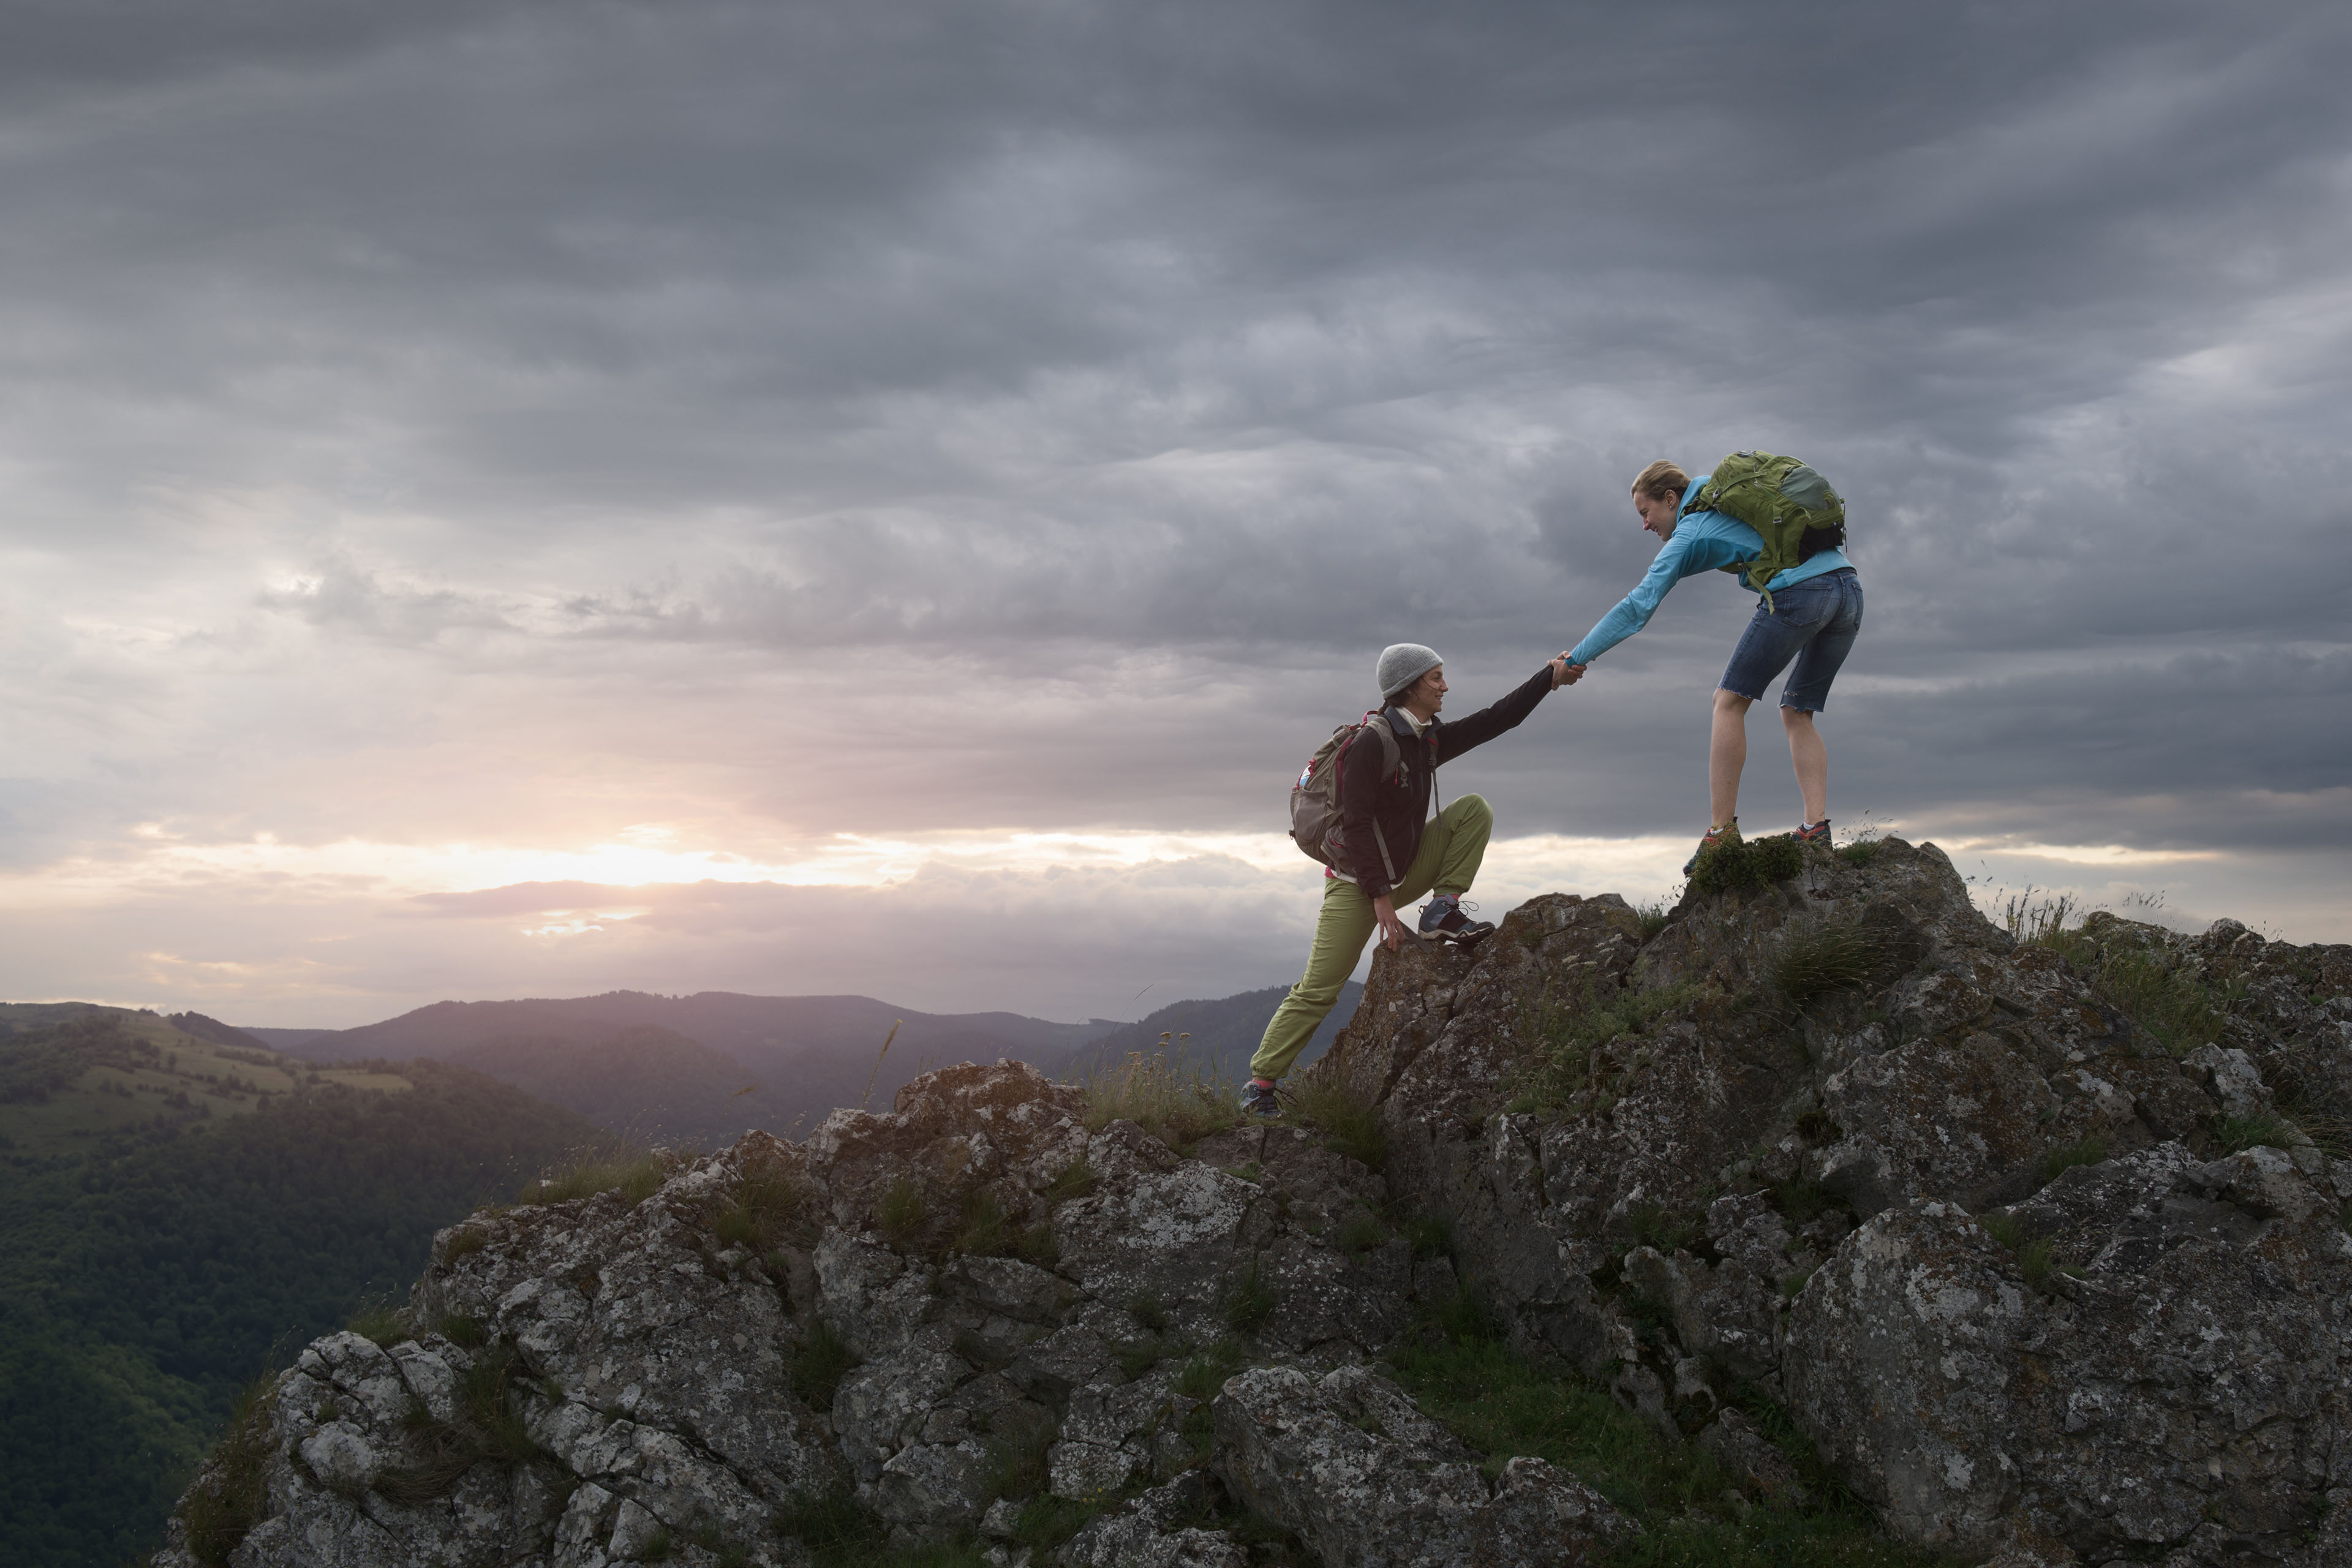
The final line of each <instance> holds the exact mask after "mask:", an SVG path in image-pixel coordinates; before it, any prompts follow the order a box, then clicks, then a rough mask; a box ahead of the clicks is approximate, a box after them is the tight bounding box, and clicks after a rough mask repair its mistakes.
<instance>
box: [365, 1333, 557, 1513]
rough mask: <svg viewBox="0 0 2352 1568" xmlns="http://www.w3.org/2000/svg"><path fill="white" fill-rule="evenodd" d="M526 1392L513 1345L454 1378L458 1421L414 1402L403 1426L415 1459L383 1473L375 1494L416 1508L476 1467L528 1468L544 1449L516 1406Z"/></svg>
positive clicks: (483, 1357)
mask: <svg viewBox="0 0 2352 1568" xmlns="http://www.w3.org/2000/svg"><path fill="white" fill-rule="evenodd" d="M529 1387H530V1378H529V1375H528V1373H525V1372H524V1371H522V1369H521V1366H520V1360H519V1358H518V1357H517V1356H516V1354H515V1352H514V1348H513V1347H512V1346H510V1345H509V1346H501V1347H500V1348H499V1349H498V1350H496V1351H492V1352H488V1353H486V1354H483V1355H479V1356H477V1357H475V1358H474V1364H473V1365H472V1366H470V1367H468V1368H467V1370H466V1371H465V1372H464V1373H461V1374H460V1375H459V1377H458V1379H457V1420H455V1421H441V1420H437V1419H436V1418H435V1417H434V1415H433V1414H432V1412H430V1411H429V1410H427V1409H426V1408H425V1404H424V1402H423V1401H422V1400H412V1401H411V1402H410V1404H409V1407H408V1414H407V1415H405V1416H404V1417H403V1418H402V1421H401V1425H402V1426H404V1427H405V1428H406V1429H407V1432H408V1435H409V1440H410V1444H411V1446H412V1447H413V1448H415V1450H416V1451H417V1453H418V1455H419V1458H417V1460H416V1461H415V1463H413V1464H407V1465H402V1466H399V1467H397V1468H393V1469H389V1470H386V1471H385V1472H384V1473H383V1475H382V1476H381V1477H379V1478H378V1479H377V1481H376V1484H375V1489H376V1491H377V1492H379V1493H381V1494H382V1495H383V1497H384V1498H386V1499H387V1500H390V1501H393V1502H395V1503H399V1504H402V1505H404V1506H408V1507H414V1506H415V1505H416V1504H418V1503H422V1502H426V1501H429V1500H432V1499H434V1498H436V1497H441V1496H444V1495H446V1493H447V1492H448V1491H449V1490H450V1489H452V1488H454V1487H456V1486H457V1483H458V1481H460V1480H461V1479H464V1477H465V1475H466V1472H467V1471H468V1470H470V1469H472V1468H474V1467H475V1466H476V1465H478V1464H485V1463H487V1464H492V1465H497V1466H499V1467H501V1468H512V1467H513V1466H516V1465H524V1464H529V1463H530V1461H531V1460H533V1459H536V1458H541V1456H542V1455H543V1454H544V1452H545V1450H544V1449H542V1448H541V1447H540V1446H539V1444H538V1443H536V1442H534V1441H533V1440H532V1438H531V1436H530V1424H529V1423H528V1421H526V1420H525V1418H524V1416H523V1413H522V1410H521V1406H520V1397H521V1394H523V1392H524V1391H525V1390H526V1389H528V1388H529Z"/></svg>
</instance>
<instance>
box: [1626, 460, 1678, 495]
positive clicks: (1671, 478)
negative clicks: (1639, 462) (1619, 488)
mask: <svg viewBox="0 0 2352 1568" xmlns="http://www.w3.org/2000/svg"><path fill="white" fill-rule="evenodd" d="M1688 489H1690V476H1689V475H1688V474H1686V473H1684V472H1683V471H1682V469H1681V468H1677V467H1676V466H1675V463H1674V462H1673V461H1672V460H1671V459H1670V458H1659V459H1658V460H1657V461H1656V462H1654V463H1652V464H1651V465H1650V466H1649V467H1648V468H1643V470H1642V471H1641V472H1640V473H1638V474H1636V475H1634V476H1633V493H1634V494H1635V495H1637V496H1649V497H1652V498H1654V499H1656V500H1664V499H1665V498H1666V497H1668V496H1672V497H1674V498H1675V500H1681V499H1682V497H1683V494H1684V492H1685V491H1686V490H1688Z"/></svg>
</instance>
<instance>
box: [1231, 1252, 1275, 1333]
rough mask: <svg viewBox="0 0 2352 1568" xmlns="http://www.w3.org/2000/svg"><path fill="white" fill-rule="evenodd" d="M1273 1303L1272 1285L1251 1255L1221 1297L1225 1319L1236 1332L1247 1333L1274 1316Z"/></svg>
mask: <svg viewBox="0 0 2352 1568" xmlns="http://www.w3.org/2000/svg"><path fill="white" fill-rule="evenodd" d="M1275 1305H1276V1301H1275V1294H1274V1287H1273V1286H1272V1285H1270V1284H1268V1283H1266V1279H1265V1274H1264V1272H1263V1271H1262V1270H1261V1269H1260V1268H1258V1263H1257V1259H1256V1258H1251V1259H1250V1261H1249V1267H1248V1268H1244V1269H1243V1270H1242V1273H1241V1278H1240V1279H1236V1280H1234V1288H1233V1290H1232V1292H1231V1293H1230V1294H1229V1295H1227V1296H1226V1298H1225V1322H1226V1323H1227V1324H1228V1325H1229V1326H1230V1327H1232V1328H1233V1329H1234V1331H1236V1332H1239V1333H1244V1334H1246V1333H1249V1332H1250V1331H1253V1330H1255V1329H1256V1328H1257V1327H1258V1326H1259V1325H1260V1324H1262V1323H1264V1322H1265V1321H1266V1320H1267V1319H1268V1318H1270V1317H1272V1316H1274V1309H1275Z"/></svg>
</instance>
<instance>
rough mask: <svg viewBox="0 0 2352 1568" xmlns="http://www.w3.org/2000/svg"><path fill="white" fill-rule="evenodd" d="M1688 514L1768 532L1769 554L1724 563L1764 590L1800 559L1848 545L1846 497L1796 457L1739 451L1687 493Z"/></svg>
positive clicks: (1766, 598) (1768, 599) (1768, 604)
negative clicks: (1716, 515)
mask: <svg viewBox="0 0 2352 1568" xmlns="http://www.w3.org/2000/svg"><path fill="white" fill-rule="evenodd" d="M1682 510H1683V513H1684V514H1685V516H1687V515H1688V514H1689V513H1691V512H1695V511H1719V512H1721V513H1723V515H1724V516H1726V517H1731V518H1737V519H1738V520H1739V521H1741V522H1744V523H1746V524H1747V525H1748V527H1750V528H1752V529H1754V530H1755V531H1757V532H1758V533H1760V534H1762V535H1763V536H1764V553H1763V554H1761V555H1759V556H1758V557H1757V558H1756V559H1755V560H1753V561H1738V562H1734V563H1732V564H1731V565H1728V566H1726V567H1724V568H1722V570H1724V571H1726V572H1728V573H1730V574H1732V575H1734V576H1736V577H1738V578H1739V579H1741V580H1742V581H1743V582H1745V583H1746V584H1748V586H1749V587H1750V588H1753V589H1754V590H1756V592H1758V593H1759V594H1763V595H1764V604H1765V607H1766V608H1768V609H1769V608H1770V607H1771V604H1772V595H1769V594H1767V593H1765V592H1764V584H1767V583H1769V582H1770V581H1771V580H1772V579H1773V578H1775V577H1777V576H1779V575H1780V574H1781V573H1783V572H1786V571H1787V570H1788V569H1789V568H1790V567H1791V566H1794V565H1796V564H1798V563H1800V562H1802V561H1807V560H1810V559H1811V558H1812V557H1813V556H1815V555H1817V554H1819V553H1820V552H1822V551H1824V550H1833V549H1840V548H1843V545H1844V544H1845V501H1844V500H1843V498H1842V497H1840V496H1839V494H1838V493H1837V491H1835V490H1833V489H1830V482H1829V480H1827V479H1823V478H1822V476H1821V475H1820V474H1818V473H1816V472H1814V471H1813V470H1812V469H1811V468H1808V467H1807V466H1806V465H1804V464H1803V463H1801V462H1799V461H1798V460H1797V459H1796V458H1782V457H1777V456H1775V455H1774V454H1772V453H1770V452H1734V453H1732V454H1731V456H1729V457H1728V458H1724V459H1723V461H1721V462H1719V463H1717V464H1716V466H1715V472H1713V473H1711V474H1709V475H1707V477H1706V483H1705V484H1703V485H1694V486H1692V487H1691V493H1690V494H1689V495H1687V496H1685V497H1684V498H1683V506H1682Z"/></svg>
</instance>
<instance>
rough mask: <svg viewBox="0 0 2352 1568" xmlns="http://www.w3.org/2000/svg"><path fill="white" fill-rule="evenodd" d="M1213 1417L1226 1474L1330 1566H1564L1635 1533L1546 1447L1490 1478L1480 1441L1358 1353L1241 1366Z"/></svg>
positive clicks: (1238, 1491)
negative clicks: (1350, 1359)
mask: <svg viewBox="0 0 2352 1568" xmlns="http://www.w3.org/2000/svg"><path fill="white" fill-rule="evenodd" d="M1215 1418H1216V1430H1217V1440H1218V1458H1217V1471H1218V1474H1219V1475H1221V1476H1223V1478H1224V1481H1225V1484H1226V1486H1227V1487H1228V1488H1229V1489H1231V1490H1232V1491H1233V1492H1234V1495H1235V1496H1237V1497H1238V1498H1240V1499H1241V1500H1244V1502H1246V1503H1247V1504H1249V1505H1250V1507H1251V1508H1252V1509H1253V1510H1255V1512H1256V1513H1257V1514H1258V1515H1259V1517H1261V1518H1263V1519H1266V1520H1270V1521H1274V1522H1275V1523H1276V1524H1279V1525H1282V1526H1285V1527H1286V1528H1288V1529H1290V1530H1293V1531H1297V1533H1298V1535H1299V1536H1300V1538H1301V1539H1302V1540H1304V1541H1305V1542H1306V1543H1307V1546H1308V1547H1309V1548H1310V1549H1311V1550H1312V1551H1313V1552H1315V1554H1316V1555H1317V1556H1318V1558H1320V1559H1321V1560H1322V1561H1323V1562H1324V1563H1329V1564H1331V1565H1332V1568H1403V1565H1405V1564H1410V1563H1481V1564H1489V1565H1492V1568H1517V1565H1519V1564H1525V1565H1527V1568H1537V1565H1538V1564H1556V1565H1561V1568H1565V1565H1569V1564H1574V1563H1584V1562H1587V1561H1589V1560H1590V1559H1591V1557H1592V1556H1593V1555H1594V1554H1595V1553H1596V1552H1600V1551H1603V1550H1605V1549H1607V1548H1608V1547H1610V1546H1613V1545H1616V1544H1618V1543H1620V1542H1623V1541H1625V1540H1627V1539H1629V1538H1630V1537H1632V1536H1633V1534H1635V1533H1636V1531H1635V1529H1634V1527H1633V1524H1632V1522H1631V1521H1628V1520H1626V1519H1625V1518H1624V1516H1623V1515H1622V1514H1620V1513H1619V1512H1618V1511H1617V1510H1615V1509H1614V1508H1612V1507H1611V1506H1610V1504H1609V1502H1608V1501H1607V1500H1605V1499H1603V1498H1602V1497H1601V1495H1600V1494H1599V1493H1598V1492H1595V1491H1594V1490H1592V1489H1591V1488H1590V1487H1588V1486H1585V1485H1584V1484H1583V1483H1581V1482H1580V1481H1578V1480H1577V1479H1574V1478H1573V1477H1570V1476H1564V1475H1561V1474H1560V1473H1559V1471H1558V1470H1556V1469H1554V1468H1552V1467H1551V1466H1549V1465H1548V1464H1546V1463H1545V1462H1544V1461H1543V1460H1541V1459H1536V1458H1516V1459H1512V1460H1510V1461H1509V1462H1508V1463H1507V1464H1506V1465H1505V1466H1504V1467H1503V1470H1502V1473H1501V1475H1500V1476H1499V1477H1497V1478H1496V1480H1495V1481H1494V1482H1492V1483H1491V1484H1490V1483H1489V1482H1488V1481H1487V1479H1486V1477H1485V1476H1484V1475H1482V1474H1481V1473H1480V1471H1479V1468H1478V1464H1477V1460H1478V1456H1477V1455H1475V1454H1474V1453H1472V1452H1471V1451H1470V1450H1469V1449H1468V1448H1467V1447H1464V1445H1463V1444H1462V1443H1461V1442H1460V1441H1459V1440H1457V1439H1456V1438H1454V1436H1452V1435H1451V1434H1450V1433H1448V1432H1447V1431H1446V1430H1445V1428H1444V1426H1440V1425H1438V1424H1437V1423H1436V1422H1434V1421H1433V1420H1431V1419H1430V1418H1429V1417H1428V1416H1426V1415H1423V1414H1422V1413H1421V1412H1420V1411H1419V1410H1418V1409H1416V1408H1415V1407H1414V1405H1413V1403H1412V1400H1411V1399H1410V1398H1408V1397H1407V1396H1406V1395H1405V1393H1404V1391H1403V1390H1402V1389H1400V1388H1399V1387H1397V1385H1396V1384H1393V1383H1391V1382H1389V1381H1388V1380H1387V1379H1386V1378H1383V1377H1381V1376H1380V1375H1378V1374H1377V1373H1372V1372H1370V1371H1369V1370H1367V1369H1365V1368H1363V1367H1359V1366H1349V1367H1341V1368H1339V1370H1338V1371H1336V1372H1332V1373H1327V1374H1326V1375H1324V1376H1323V1377H1322V1378H1320V1379H1310V1378H1309V1377H1307V1374H1305V1373H1301V1372H1299V1371H1298V1370H1297V1369H1296V1368H1292V1367H1265V1368H1260V1369H1257V1370H1254V1371H1251V1372H1245V1373H1242V1374H1241V1375H1240V1376H1238V1377H1235V1378H1234V1379H1233V1380H1232V1381H1231V1382H1229V1383H1227V1384H1225V1386H1224V1391H1223V1393H1222V1394H1218V1396H1217V1402H1216V1415H1215Z"/></svg>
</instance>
